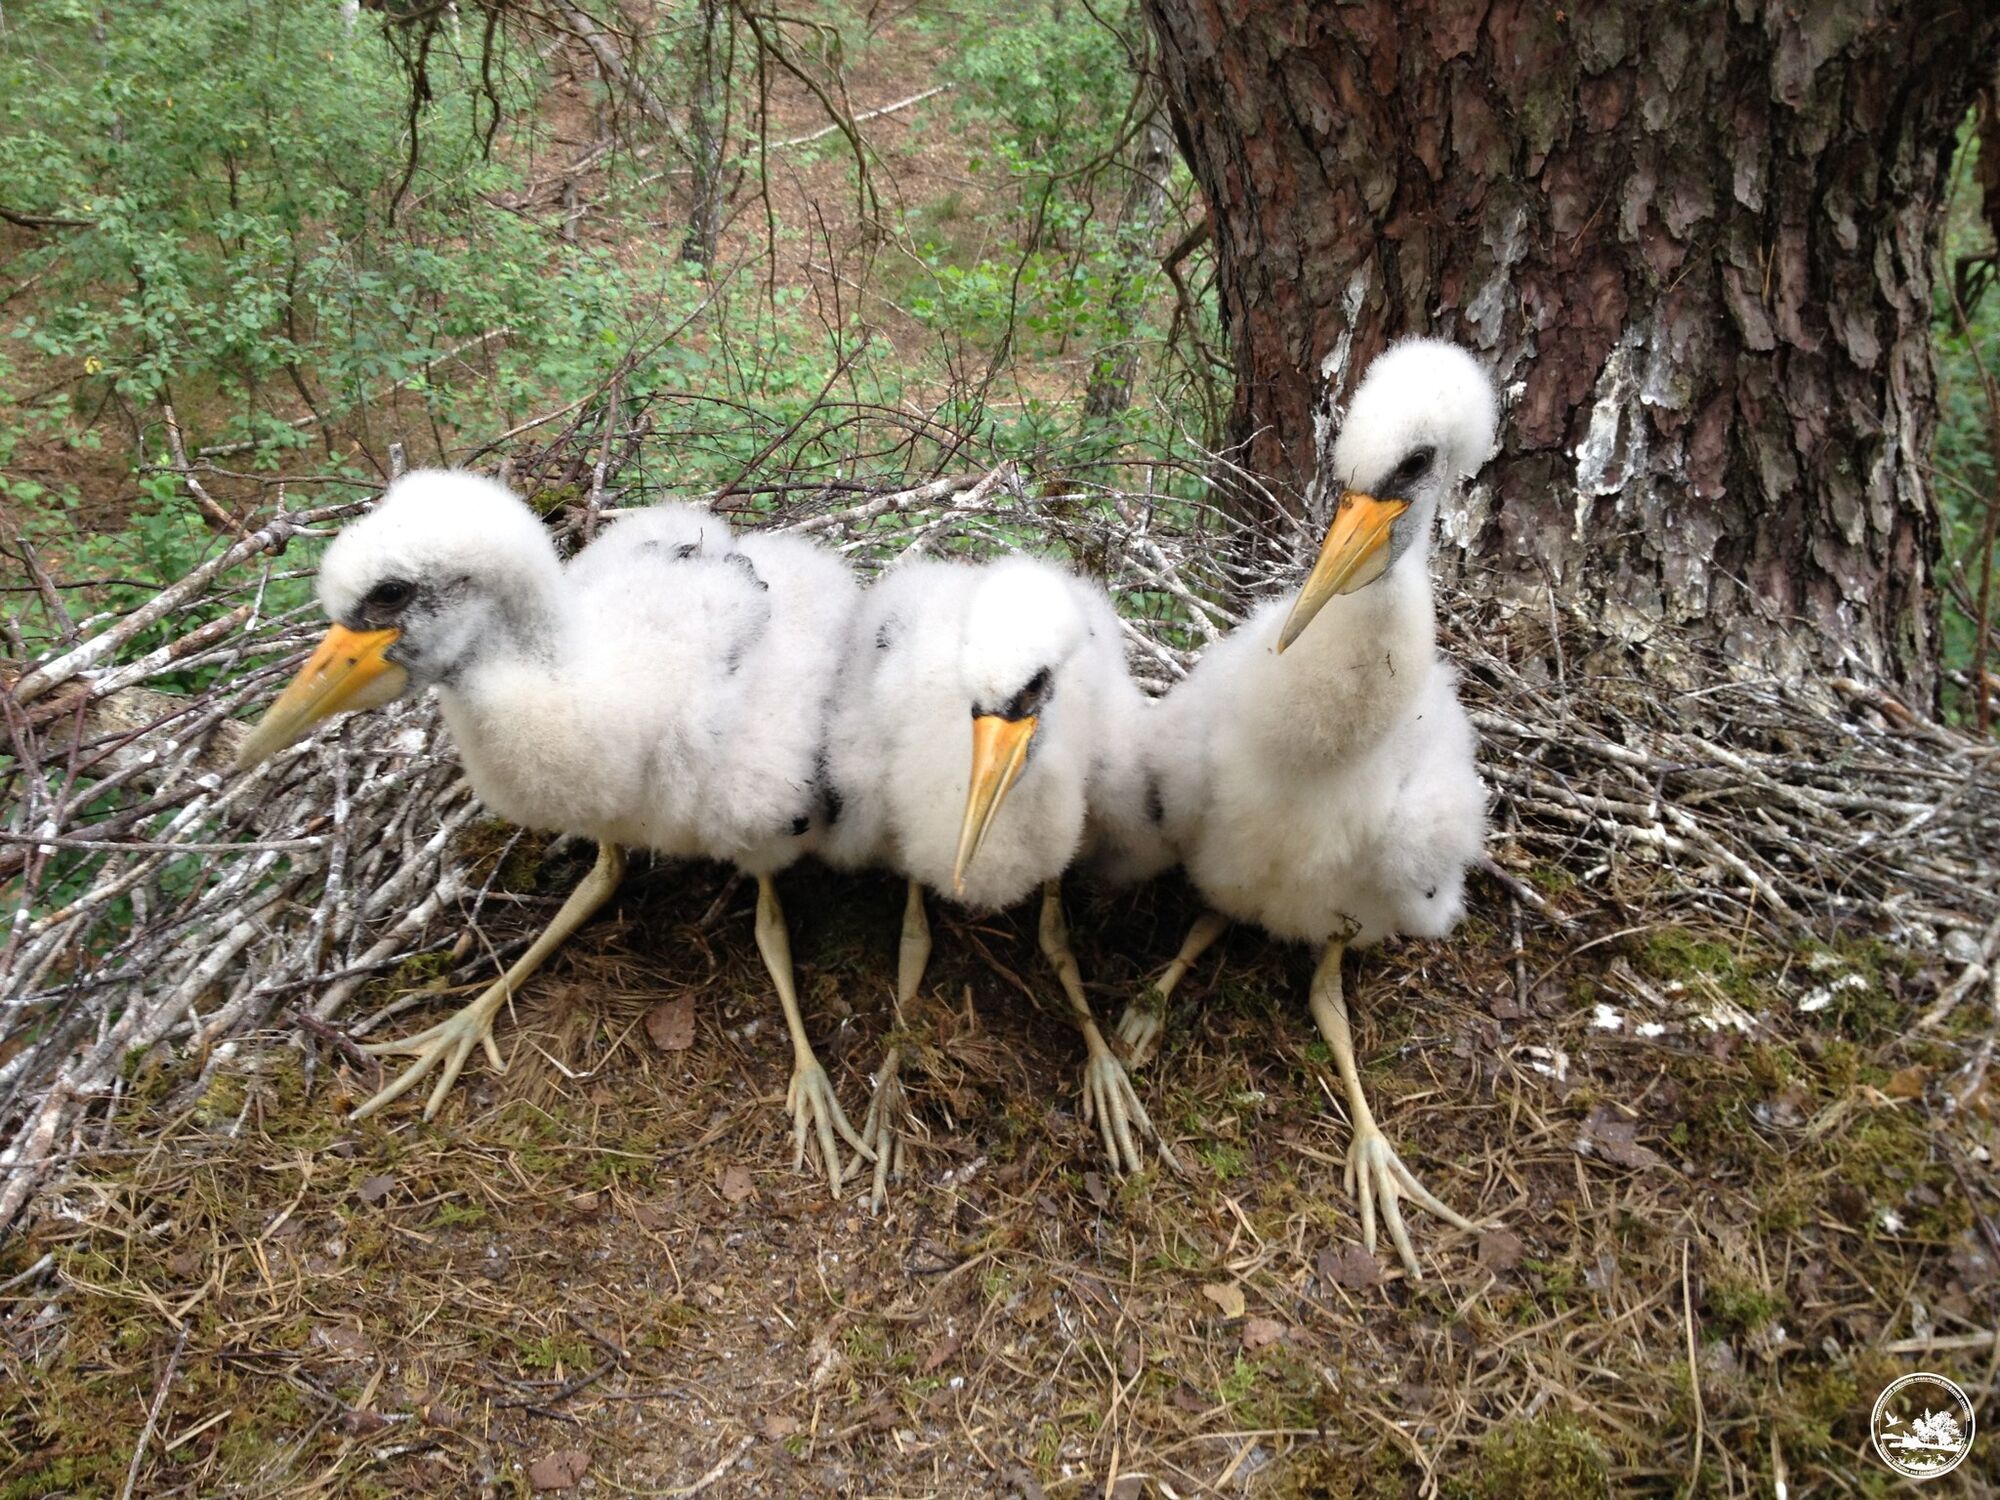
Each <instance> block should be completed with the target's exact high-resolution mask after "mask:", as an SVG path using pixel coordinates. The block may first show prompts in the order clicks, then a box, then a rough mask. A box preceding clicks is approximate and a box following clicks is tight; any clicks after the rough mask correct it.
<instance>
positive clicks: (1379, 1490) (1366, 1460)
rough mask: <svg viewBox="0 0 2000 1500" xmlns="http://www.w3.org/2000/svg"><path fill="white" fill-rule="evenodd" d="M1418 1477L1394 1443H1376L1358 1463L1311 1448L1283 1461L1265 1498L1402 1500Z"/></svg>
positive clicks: (1322, 1448)
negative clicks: (1267, 1496)
mask: <svg viewBox="0 0 2000 1500" xmlns="http://www.w3.org/2000/svg"><path fill="white" fill-rule="evenodd" d="M1423 1477H1424V1475H1423V1471H1422V1470H1421V1469H1419V1468H1418V1467H1417V1466H1416V1464H1415V1462H1414V1461H1412V1459H1411V1458H1410V1456H1409V1454H1408V1453H1407V1452H1405V1451H1404V1450H1403V1449H1401V1448H1399V1447H1397V1446H1396V1445H1395V1444H1393V1443H1388V1442H1379V1443H1377V1444H1376V1445H1375V1446H1374V1448H1372V1449H1371V1450H1370V1451H1369V1452H1368V1453H1367V1454H1365V1455H1364V1456H1363V1457H1361V1458H1360V1459H1358V1460H1357V1459H1354V1458H1351V1457H1349V1456H1348V1455H1347V1454H1345V1453H1341V1452H1338V1451H1336V1450H1335V1449H1334V1448H1333V1446H1332V1445H1331V1444H1319V1443H1314V1444H1312V1445H1310V1446H1307V1447H1302V1448H1300V1449H1299V1450H1298V1451H1297V1452H1295V1453H1294V1454H1293V1455H1292V1456H1291V1458H1290V1459H1288V1460H1287V1461H1286V1462H1285V1464H1284V1466H1283V1467H1282V1468H1281V1469H1280V1470H1279V1471H1278V1474H1277V1476H1276V1477H1275V1478H1274V1479H1273V1480H1272V1481H1271V1487H1270V1490H1269V1492H1268V1493H1269V1494H1270V1495H1271V1496H1272V1500H1402V1497H1404V1496H1407V1495H1414V1494H1416V1493H1417V1492H1418V1490H1419V1489H1420V1488H1421V1485H1422V1480H1423Z"/></svg>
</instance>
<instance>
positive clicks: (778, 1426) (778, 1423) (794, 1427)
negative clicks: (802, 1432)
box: [764, 1412, 799, 1443]
mask: <svg viewBox="0 0 2000 1500" xmlns="http://www.w3.org/2000/svg"><path fill="white" fill-rule="evenodd" d="M798 1430H799V1419H798V1418H797V1417H788V1416H785V1415H784V1414H783V1413H781V1412H772V1413H771V1415H770V1416H768V1417H766V1418H764V1436H765V1437H767V1438H769V1439H770V1440H771V1441H772V1442H774V1443H782V1442H783V1441H784V1440H785V1439H786V1438H788V1437H790V1436H791V1435H792V1434H793V1433H795V1432H797V1431H798Z"/></svg>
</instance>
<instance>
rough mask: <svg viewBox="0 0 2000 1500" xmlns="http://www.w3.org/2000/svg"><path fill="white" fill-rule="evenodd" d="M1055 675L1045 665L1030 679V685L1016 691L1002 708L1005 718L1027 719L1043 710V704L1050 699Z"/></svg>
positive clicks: (1002, 715) (1001, 711)
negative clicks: (1050, 690)
mask: <svg viewBox="0 0 2000 1500" xmlns="http://www.w3.org/2000/svg"><path fill="white" fill-rule="evenodd" d="M1054 684H1055V677H1054V675H1053V674H1052V673H1051V672H1050V671H1049V669H1048V668H1047V667H1043V668H1042V669H1041V671H1039V672H1037V673H1036V674H1035V675H1034V676H1033V677H1030V678H1029V679H1028V685H1027V686H1026V687H1024V688H1022V689H1021V691H1020V692H1018V693H1016V694H1015V695H1014V696H1013V697H1012V698H1010V699H1009V700H1008V702H1007V706H1006V707H1005V708H1003V709H1001V710H1000V717H1001V718H1003V719H1025V718H1028V717H1029V716H1030V715H1033V714H1038V713H1040V712H1041V711H1042V705H1043V704H1044V703H1046V702H1048V701H1049V689H1050V688H1051V687H1052V686H1054Z"/></svg>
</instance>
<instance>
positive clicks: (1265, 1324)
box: [1243, 1318, 1289, 1354]
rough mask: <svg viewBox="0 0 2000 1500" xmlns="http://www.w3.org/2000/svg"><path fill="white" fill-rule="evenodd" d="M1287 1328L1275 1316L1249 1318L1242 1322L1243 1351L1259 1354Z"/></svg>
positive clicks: (1283, 1334)
mask: <svg viewBox="0 0 2000 1500" xmlns="http://www.w3.org/2000/svg"><path fill="white" fill-rule="evenodd" d="M1287 1332H1289V1330H1288V1329H1287V1328H1286V1327H1285V1325H1284V1324H1283V1323H1280V1322H1279V1321H1278V1320H1277V1319H1276V1318H1251V1319H1248V1320H1247V1321H1246V1322H1245V1323H1244V1324H1243V1351H1244V1353H1246V1354H1260V1353H1262V1352H1263V1351H1264V1350H1266V1349H1268V1348H1270V1347H1271V1346H1272V1345H1273V1344H1275V1343H1277V1342H1278V1340H1280V1339H1282V1338H1283V1337H1284V1336H1285V1334H1286V1333H1287Z"/></svg>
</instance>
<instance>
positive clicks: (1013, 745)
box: [951, 714, 1038, 894]
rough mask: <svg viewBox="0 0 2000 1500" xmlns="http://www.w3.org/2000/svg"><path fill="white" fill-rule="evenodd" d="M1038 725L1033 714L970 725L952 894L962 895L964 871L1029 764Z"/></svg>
mask: <svg viewBox="0 0 2000 1500" xmlns="http://www.w3.org/2000/svg"><path fill="white" fill-rule="evenodd" d="M1037 722H1038V721H1037V720H1036V718H1035V716H1034V715H1033V714H1029V715H1027V716H1026V717H1025V718H1020V719H1004V718H1002V717H1001V716H1000V715H999V714H980V715H979V716H978V717H976V718H974V719H973V721H972V784H971V785H970V786H968V787H967V788H966V792H965V821H964V823H963V824H961V825H960V827H959V831H958V859H957V860H956V861H955V862H954V863H953V865H952V870H951V884H952V889H953V890H954V891H957V892H959V893H961V894H962V893H963V892H964V890H965V867H966V866H967V865H969V864H971V863H972V858H973V856H974V855H976V854H977V853H978V852H979V846H980V845H981V844H983V843H985V842H986V834H987V832H988V830H989V829H991V828H992V827H993V820H994V818H995V817H997V816H998V815H999V812H1000V804H1001V803H1002V802H1003V801H1005V800H1006V797H1007V793H1008V792H1009V791H1010V790H1012V788H1013V785H1014V783H1015V782H1016V781H1017V780H1019V779H1020V775H1021V768H1022V767H1023V766H1025V765H1026V764H1027V763H1028V741H1029V740H1031V739H1033V738H1034V737H1035V725H1036V723H1037Z"/></svg>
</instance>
